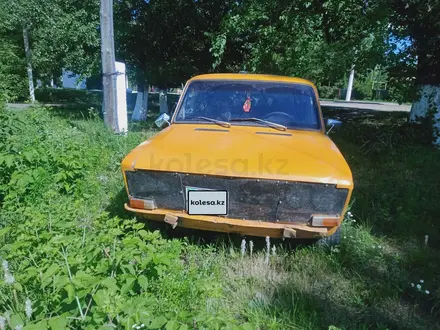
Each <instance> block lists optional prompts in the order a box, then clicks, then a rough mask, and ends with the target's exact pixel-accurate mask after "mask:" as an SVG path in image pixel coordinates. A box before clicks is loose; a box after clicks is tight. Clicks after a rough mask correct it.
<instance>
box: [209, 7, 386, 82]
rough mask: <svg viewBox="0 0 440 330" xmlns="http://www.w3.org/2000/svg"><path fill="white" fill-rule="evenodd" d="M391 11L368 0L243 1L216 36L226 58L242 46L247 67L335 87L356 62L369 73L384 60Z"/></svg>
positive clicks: (221, 58)
mask: <svg viewBox="0 0 440 330" xmlns="http://www.w3.org/2000/svg"><path fill="white" fill-rule="evenodd" d="M386 31H387V29H386V15H385V14H384V12H383V10H382V9H381V8H380V6H378V5H377V4H376V3H371V4H369V3H366V2H365V1H363V0H342V1H336V0H313V1H308V2H305V1H299V0H296V1H287V0H275V1H257V0H243V1H240V2H237V4H236V6H235V7H234V9H233V10H232V11H231V13H230V14H229V15H228V16H227V17H226V18H225V20H224V21H223V24H222V29H221V31H220V32H219V33H218V34H217V35H216V36H214V38H213V52H214V55H215V56H216V58H218V59H219V61H217V64H219V63H220V64H221V63H222V62H223V61H224V56H225V55H227V54H228V52H230V51H231V48H233V47H237V46H239V47H240V53H241V54H242V63H243V69H246V70H247V71H251V72H262V73H275V74H283V75H296V76H301V77H304V78H308V79H311V80H312V81H314V82H315V83H316V84H317V85H333V84H335V83H336V82H337V81H339V80H341V78H342V77H344V75H346V74H347V71H348V70H349V69H350V68H351V67H352V65H353V64H355V65H356V69H357V70H359V71H361V72H363V71H366V70H367V69H369V68H374V66H375V65H376V64H380V63H382V62H383V61H384V54H385V39H386V33H387V32H386Z"/></svg>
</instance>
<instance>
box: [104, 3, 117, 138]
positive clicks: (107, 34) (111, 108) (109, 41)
mask: <svg viewBox="0 0 440 330" xmlns="http://www.w3.org/2000/svg"><path fill="white" fill-rule="evenodd" d="M100 23H101V60H102V85H103V92H104V93H103V106H102V109H103V113H104V122H105V124H106V126H107V127H109V128H111V129H112V130H113V131H114V132H118V131H119V128H118V124H117V109H116V107H117V96H116V67H115V43H114V35H113V0H101V8H100Z"/></svg>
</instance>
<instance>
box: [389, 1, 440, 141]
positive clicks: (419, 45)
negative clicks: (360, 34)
mask: <svg viewBox="0 0 440 330" xmlns="http://www.w3.org/2000/svg"><path fill="white" fill-rule="evenodd" d="M389 6H390V8H391V11H390V21H391V32H392V33H393V36H394V38H395V39H396V41H395V42H394V44H395V46H394V49H392V52H391V55H392V56H391V60H393V63H392V65H393V67H392V68H391V70H390V72H391V74H392V76H393V78H394V79H395V80H396V82H397V83H398V84H401V85H404V84H405V85H408V86H409V87H413V86H414V85H413V84H412V83H413V82H414V83H415V88H413V89H414V90H415V91H417V92H418V93H415V95H413V96H414V97H415V99H416V100H417V101H416V102H414V103H413V105H412V108H411V114H410V119H411V120H412V121H419V122H420V121H426V122H428V123H429V125H430V128H432V131H433V132H432V133H433V138H434V143H435V144H436V145H440V38H439V35H440V25H439V24H438V18H439V12H440V1H439V0H428V1H426V0H405V1H401V0H389ZM408 82H409V83H408Z"/></svg>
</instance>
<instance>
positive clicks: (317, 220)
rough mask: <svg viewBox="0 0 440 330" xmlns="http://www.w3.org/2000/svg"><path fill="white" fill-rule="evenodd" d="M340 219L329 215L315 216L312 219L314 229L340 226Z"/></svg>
mask: <svg viewBox="0 0 440 330" xmlns="http://www.w3.org/2000/svg"><path fill="white" fill-rule="evenodd" d="M339 222H340V221H339V217H336V216H328V215H314V216H313V217H312V226H313V227H335V226H338V225H339Z"/></svg>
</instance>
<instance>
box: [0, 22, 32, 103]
mask: <svg viewBox="0 0 440 330" xmlns="http://www.w3.org/2000/svg"><path fill="white" fill-rule="evenodd" d="M0 39H1V40H2V42H1V43H0V102H1V101H3V102H14V101H23V100H26V99H27V94H28V89H27V88H28V86H27V80H26V66H25V61H24V50H23V47H22V46H21V40H20V35H16V34H13V33H12V34H11V33H9V34H8V32H6V31H2V29H0Z"/></svg>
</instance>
